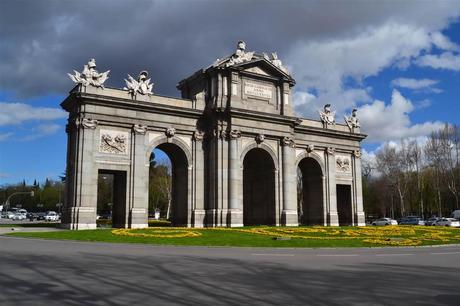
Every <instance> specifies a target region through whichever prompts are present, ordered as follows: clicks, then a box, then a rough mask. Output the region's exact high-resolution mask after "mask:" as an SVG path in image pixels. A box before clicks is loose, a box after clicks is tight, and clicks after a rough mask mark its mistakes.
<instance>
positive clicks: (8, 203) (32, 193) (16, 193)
mask: <svg viewBox="0 0 460 306" xmlns="http://www.w3.org/2000/svg"><path fill="white" fill-rule="evenodd" d="M18 194H30V196H31V197H33V196H34V195H35V193H34V191H33V190H32V191H18V192H13V193H12V194H10V196H9V197H8V198H7V199H6V201H5V205H4V206H5V210H8V208H10V199H11V198H12V197H13V196H15V195H18Z"/></svg>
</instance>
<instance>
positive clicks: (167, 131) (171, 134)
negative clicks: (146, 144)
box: [165, 127, 176, 138]
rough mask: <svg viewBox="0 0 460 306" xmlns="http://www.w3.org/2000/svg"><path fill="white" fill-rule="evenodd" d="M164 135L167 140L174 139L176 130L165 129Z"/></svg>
mask: <svg viewBox="0 0 460 306" xmlns="http://www.w3.org/2000/svg"><path fill="white" fill-rule="evenodd" d="M165 134H166V137H168V138H171V137H174V135H176V129H175V128H172V127H170V128H167V129H166V131H165Z"/></svg>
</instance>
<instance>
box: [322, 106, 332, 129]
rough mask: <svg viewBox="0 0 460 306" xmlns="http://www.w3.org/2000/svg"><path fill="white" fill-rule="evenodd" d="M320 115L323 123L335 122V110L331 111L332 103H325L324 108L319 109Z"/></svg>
mask: <svg viewBox="0 0 460 306" xmlns="http://www.w3.org/2000/svg"><path fill="white" fill-rule="evenodd" d="M319 117H320V119H321V122H322V123H323V124H326V125H327V124H335V111H334V112H333V111H331V105H330V104H326V105H324V109H323V110H322V111H319Z"/></svg>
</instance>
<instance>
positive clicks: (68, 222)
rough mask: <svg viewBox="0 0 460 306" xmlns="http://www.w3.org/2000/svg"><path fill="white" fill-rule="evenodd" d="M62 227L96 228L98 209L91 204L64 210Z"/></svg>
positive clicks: (71, 228) (73, 228)
mask: <svg viewBox="0 0 460 306" xmlns="http://www.w3.org/2000/svg"><path fill="white" fill-rule="evenodd" d="M61 227H62V228H66V229H70V230H87V229H96V227H97V226H96V209H95V208H94V207H90V206H77V207H69V208H67V209H65V210H64V211H63V212H62V224H61Z"/></svg>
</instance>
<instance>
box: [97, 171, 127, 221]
mask: <svg viewBox="0 0 460 306" xmlns="http://www.w3.org/2000/svg"><path fill="white" fill-rule="evenodd" d="M97 213H98V215H99V218H100V219H99V220H100V223H101V224H110V223H111V224H112V227H121V228H124V227H126V224H127V214H126V171H115V170H99V172H98V184H97ZM110 221H111V222H110Z"/></svg>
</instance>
